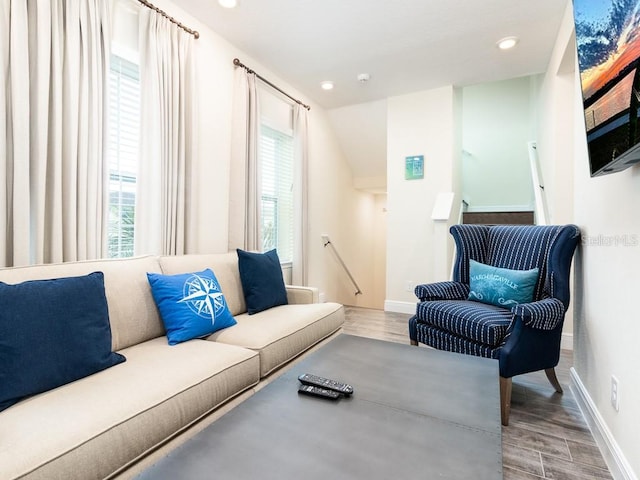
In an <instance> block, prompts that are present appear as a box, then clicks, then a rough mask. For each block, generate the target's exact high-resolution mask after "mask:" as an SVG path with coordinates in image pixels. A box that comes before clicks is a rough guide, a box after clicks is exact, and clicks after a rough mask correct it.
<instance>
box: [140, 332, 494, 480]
mask: <svg viewBox="0 0 640 480" xmlns="http://www.w3.org/2000/svg"><path fill="white" fill-rule="evenodd" d="M302 373H312V374H314V375H318V376H322V377H326V378H332V379H335V380H338V381H341V382H344V383H349V384H350V385H352V386H353V388H354V393H353V395H351V396H349V397H342V398H340V399H338V400H335V401H332V400H326V399H322V398H316V397H310V396H306V395H299V394H298V393H297V390H298V386H299V382H298V376H299V375H300V374H302ZM138 478H139V479H154V480H157V479H175V478H181V479H210V478H221V479H227V478H229V479H258V478H259V479H289V478H308V479H320V478H323V479H324V478H331V479H359V478H367V479H388V478H394V479H405V478H406V479H409V478H411V479H414V478H429V479H431V478H445V479H469V478H474V479H496V480H497V479H501V478H502V446H501V426H500V392H499V384H498V362H497V361H495V360H489V359H484V358H479V357H472V356H466V355H460V354H456V353H449V352H442V351H438V350H432V349H429V348H423V347H415V346H409V345H401V344H397V343H391V342H383V341H379V340H373V339H368V338H363V337H356V336H352V335H345V334H342V335H339V336H338V337H336V338H335V339H334V340H332V341H330V342H329V343H327V344H326V345H325V346H323V347H322V348H320V349H319V350H317V351H316V352H314V353H312V354H310V355H309V356H307V357H306V358H305V359H304V360H302V361H301V362H299V363H297V364H295V365H294V366H293V367H291V368H290V369H289V371H287V372H286V373H284V374H283V375H282V376H281V377H279V378H278V379H276V380H274V381H273V382H272V383H270V384H269V385H267V386H266V387H264V388H263V389H261V390H260V391H258V392H257V393H256V394H255V395H253V396H252V397H250V398H249V399H247V400H246V401H244V402H243V403H241V404H240V405H238V406H237V407H236V408H234V409H233V410H231V411H230V412H228V413H227V414H225V415H224V416H222V417H221V418H220V419H218V420H216V421H215V422H214V423H213V424H212V425H210V426H209V427H207V428H206V429H204V430H203V431H202V432H200V433H199V434H197V435H196V436H194V437H193V438H191V439H190V440H188V441H187V442H185V443H184V444H183V445H181V446H179V447H178V448H176V449H175V450H173V451H172V452H170V453H169V454H168V455H167V456H166V457H164V458H163V459H161V460H160V461H158V462H157V463H156V464H154V465H153V466H151V467H150V468H149V469H147V470H145V471H144V472H143V473H142V474H141V475H140V476H139V477H138Z"/></svg>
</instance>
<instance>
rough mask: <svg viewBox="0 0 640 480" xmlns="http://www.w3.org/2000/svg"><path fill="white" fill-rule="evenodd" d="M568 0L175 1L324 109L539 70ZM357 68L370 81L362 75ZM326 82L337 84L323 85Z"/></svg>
mask: <svg viewBox="0 0 640 480" xmlns="http://www.w3.org/2000/svg"><path fill="white" fill-rule="evenodd" d="M567 1H568V0H322V1H321V0H239V6H238V7H236V8H235V9H225V8H222V7H220V6H219V5H218V2H217V1H216V0H181V1H180V7H181V8H183V9H184V10H185V11H187V12H188V13H190V14H191V15H193V16H194V17H196V18H198V19H199V20H201V21H202V22H204V23H205V24H207V25H208V26H209V27H211V29H212V30H214V31H215V32H217V33H219V34H220V35H221V36H222V37H224V38H225V39H227V40H228V41H229V42H230V43H231V44H233V45H235V46H236V47H237V48H239V49H241V50H243V51H244V52H246V53H247V54H249V55H251V56H252V57H253V58H255V59H257V60H259V61H260V62H261V63H262V64H263V65H266V66H267V67H268V68H269V69H270V70H272V71H273V72H274V73H275V74H277V75H278V76H280V77H282V78H283V79H285V80H286V81H287V82H288V83H290V84H291V85H292V86H293V87H295V88H296V89H297V90H299V91H300V92H302V94H303V95H304V96H305V97H307V98H309V99H312V100H313V101H315V102H316V103H318V104H319V105H321V106H323V107H325V108H328V109H331V108H336V107H342V106H345V105H353V104H359V103H364V102H369V101H373V100H379V99H383V98H387V97H390V96H395V95H402V94H405V93H409V92H415V91H420V90H427V89H431V88H437V87H441V86H444V85H455V86H466V85H472V84H478V83H484V82H491V81H495V80H504V79H507V78H515V77H520V76H524V75H530V74H536V73H540V72H543V71H544V70H545V69H546V66H547V62H548V60H549V57H550V54H551V50H552V48H553V45H554V42H555V38H556V34H557V32H558V29H559V26H560V21H561V19H562V15H563V13H564V10H565V7H566V4H567ZM506 36H517V37H518V38H519V39H520V41H519V43H518V45H517V46H516V48H515V49H513V50H510V51H506V52H503V51H500V50H499V49H498V48H497V47H496V42H497V41H498V40H499V39H501V38H503V37H506ZM241 60H242V59H241ZM258 73H260V72H258ZM360 73H368V74H370V76H371V80H370V81H369V82H367V83H361V82H359V81H358V80H357V76H358V74H360ZM324 80H331V81H333V82H334V83H335V88H334V89H333V90H332V91H329V92H327V91H323V90H321V88H320V82H322V81H324ZM301 100H303V101H305V98H302V99H301ZM307 101H308V100H307Z"/></svg>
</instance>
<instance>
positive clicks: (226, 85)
mask: <svg viewBox="0 0 640 480" xmlns="http://www.w3.org/2000/svg"><path fill="white" fill-rule="evenodd" d="M154 4H156V5H157V6H158V7H159V8H161V9H163V10H165V11H166V12H168V13H169V14H170V15H172V16H173V17H175V18H177V19H179V20H180V21H181V22H182V23H184V24H185V25H188V26H189V27H190V28H193V29H195V30H198V31H199V32H200V38H199V39H198V40H196V41H195V43H194V45H195V53H196V74H197V83H198V87H199V93H198V118H199V122H198V127H199V128H198V132H197V135H198V162H197V166H196V168H195V169H194V170H195V171H194V181H195V184H194V186H193V188H194V190H196V192H195V193H196V195H197V199H198V200H197V203H196V204H195V205H193V208H194V210H195V212H194V213H195V216H196V218H197V221H196V224H197V225H198V229H197V232H196V235H195V236H194V237H193V238H192V239H191V242H190V243H189V245H188V251H189V252H192V253H195V252H226V251H227V245H228V243H227V239H228V205H229V201H228V198H229V171H230V168H233V166H232V165H230V148H231V147H230V143H231V109H232V92H233V70H234V67H233V64H232V61H233V59H234V58H235V57H238V58H240V60H241V61H242V62H243V63H245V64H246V65H249V66H250V67H251V68H253V69H255V70H256V71H257V72H258V73H260V74H261V75H262V76H263V77H266V78H268V79H269V80H270V81H272V82H274V83H275V84H276V85H278V86H280V87H281V88H283V89H284V90H285V91H287V92H289V93H291V94H292V95H293V96H296V97H298V98H300V99H302V100H303V101H308V99H307V98H305V95H304V94H303V93H301V92H298V91H296V90H295V89H294V88H293V87H292V86H291V85H289V84H288V83H287V82H286V81H285V80H284V79H282V78H279V77H278V75H276V74H275V73H274V72H272V71H270V70H269V68H268V67H267V66H265V65H262V64H260V62H259V61H257V60H256V59H254V58H251V57H250V56H249V55H247V54H245V53H243V52H242V51H240V50H238V49H236V48H235V47H234V46H232V45H231V44H229V43H228V42H227V41H226V40H225V39H223V38H222V37H220V36H219V35H217V34H216V33H215V32H213V31H211V30H210V29H209V28H208V27H206V26H205V25H204V24H202V23H201V22H199V21H198V20H197V19H195V18H193V17H191V16H190V15H188V14H187V13H185V12H184V11H183V10H182V9H181V8H180V7H179V4H178V2H172V1H169V0H156V1H154ZM309 124H310V132H309V143H310V155H309V174H310V180H309V223H310V225H309V231H310V261H309V283H310V285H313V286H317V287H318V288H320V291H321V292H324V293H325V294H326V299H327V300H328V301H339V302H342V303H345V304H354V303H357V302H359V304H363V305H368V302H369V301H370V298H369V297H367V295H369V296H370V295H371V294H372V292H373V290H374V289H373V287H372V286H371V285H370V283H369V282H371V277H372V275H371V274H370V272H371V259H372V257H373V255H374V254H373V251H374V241H373V238H372V237H373V235H372V232H373V229H374V228H375V224H374V223H366V222H365V220H364V219H366V218H369V219H370V218H372V217H373V216H374V212H375V200H374V196H373V195H370V194H365V193H362V192H358V191H356V190H355V189H354V188H353V186H352V185H353V180H352V175H351V171H350V168H349V166H348V164H347V162H346V161H345V158H344V156H343V154H342V152H341V151H340V148H339V145H338V143H337V140H336V137H335V134H334V132H333V130H332V128H331V126H330V124H329V121H328V118H327V114H326V112H325V111H324V110H323V109H322V108H321V107H319V106H318V105H316V104H313V103H311V111H310V121H309ZM354 219H357V221H354ZM322 233H328V234H329V235H330V236H331V239H332V241H334V242H335V243H336V245H337V246H338V247H339V248H340V249H341V251H340V253H341V255H342V256H343V258H344V260H345V262H346V263H347V264H348V265H349V267H350V268H351V269H352V270H353V271H354V274H355V275H356V278H357V279H358V281H361V282H362V284H363V285H361V287H362V290H363V291H364V292H365V295H363V296H362V297H360V296H359V298H358V299H355V298H354V296H353V295H352V294H351V292H350V289H351V287H350V286H349V285H348V283H347V284H345V281H344V279H345V275H344V273H343V272H342V271H341V270H340V269H339V268H338V267H337V264H336V262H335V261H334V260H333V259H332V258H331V257H330V256H329V254H328V252H327V251H326V249H325V248H324V247H323V244H322V240H321V238H320V235H321V234H322Z"/></svg>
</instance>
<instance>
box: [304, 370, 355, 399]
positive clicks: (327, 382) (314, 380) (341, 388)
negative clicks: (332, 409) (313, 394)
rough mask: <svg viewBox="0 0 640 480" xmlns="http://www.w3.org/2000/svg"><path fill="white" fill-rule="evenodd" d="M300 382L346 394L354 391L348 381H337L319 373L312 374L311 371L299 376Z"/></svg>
mask: <svg viewBox="0 0 640 480" xmlns="http://www.w3.org/2000/svg"><path fill="white" fill-rule="evenodd" d="M298 380H300V383H302V384H303V385H313V386H314V387H320V388H326V389H328V390H333V391H336V392H339V393H344V394H345V395H351V394H352V393H353V387H352V386H351V385H348V384H346V383H341V382H337V381H335V380H331V379H329V378H324V377H318V376H317V375H311V374H310V373H303V374H302V375H300V376H299V377H298Z"/></svg>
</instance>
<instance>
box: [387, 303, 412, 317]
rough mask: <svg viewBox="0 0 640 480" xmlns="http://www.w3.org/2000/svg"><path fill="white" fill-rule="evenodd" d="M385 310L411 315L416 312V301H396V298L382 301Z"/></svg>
mask: <svg viewBox="0 0 640 480" xmlns="http://www.w3.org/2000/svg"><path fill="white" fill-rule="evenodd" d="M384 311H385V312H395V313H408V314H410V315H413V314H414V313H416V302H398V301H396V300H385V301H384Z"/></svg>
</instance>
